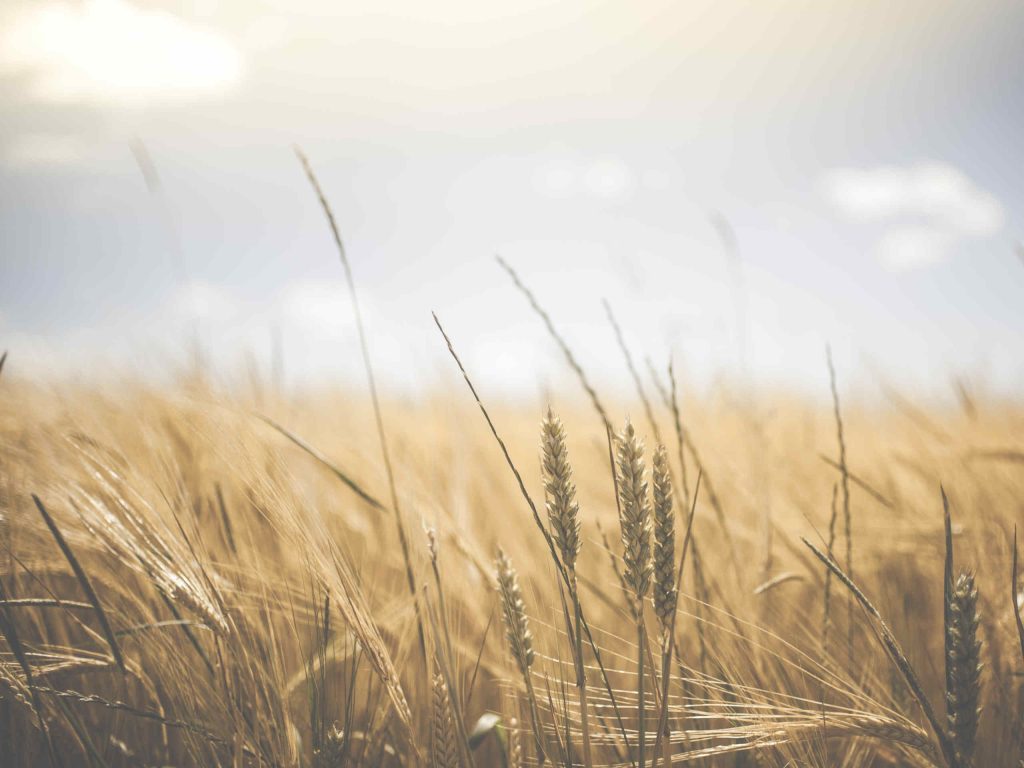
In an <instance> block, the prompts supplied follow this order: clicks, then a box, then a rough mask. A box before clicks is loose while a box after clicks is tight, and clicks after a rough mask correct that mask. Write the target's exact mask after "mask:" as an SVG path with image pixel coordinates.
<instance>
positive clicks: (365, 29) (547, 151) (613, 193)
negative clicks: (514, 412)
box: [0, 0, 1024, 393]
mask: <svg viewBox="0 0 1024 768" xmlns="http://www.w3.org/2000/svg"><path fill="white" fill-rule="evenodd" d="M893 6H894V4H892V3H882V2H841V3H821V2H815V3H811V2H806V3H803V2H784V3H722V2H716V3H677V2H663V3H645V4H637V3H625V2H604V3H594V2H587V3H584V2H563V3H540V2H526V3H521V4H516V6H515V10H514V11H513V10H512V8H513V6H510V5H509V4H497V3H482V2H474V3H469V2H460V1H457V0H445V1H444V2H439V3H427V4H424V3H414V2H407V3H371V2H366V1H365V0H359V1H358V2H348V3H344V2H343V3H337V2H326V0H324V1H323V2H316V1H314V0H310V1H309V2H287V3H286V2H284V0H265V1H263V2H245V3H242V2H227V0H223V1H221V2H218V1H217V0H199V1H197V2H147V3H143V2H128V0H80V1H79V2H74V3H72V2H67V3H65V2H61V1H60V0H47V1H44V2H23V1H22V0H13V1H12V2H6V3H4V5H3V7H2V9H0V346H5V347H9V348H10V349H11V350H12V358H11V363H12V370H14V369H16V368H17V365H16V363H20V365H21V370H23V371H25V372H26V373H32V374H38V373H47V372H67V371H79V370H89V369H90V368H92V369H96V368H98V367H99V365H100V362H101V361H102V362H104V363H110V364H112V365H113V366H114V367H120V366H124V367H127V368H130V369H132V370H137V371H141V372H144V373H149V372H159V371H161V370H167V369H169V368H171V367H173V365H174V364H175V363H176V361H178V360H180V359H181V358H182V357H183V354H182V350H183V348H184V339H185V338H186V337H187V336H188V333H189V329H190V328H192V327H198V329H199V337H200V338H201V340H202V341H203V344H204V346H206V347H207V349H208V350H209V351H210V352H211V353H212V354H214V355H216V356H217V357H218V358H219V359H220V361H221V363H220V365H221V366H222V367H223V368H224V369H230V368H231V367H232V366H234V365H235V364H236V363H237V362H238V361H239V360H241V359H242V358H243V357H244V354H246V353H251V354H252V355H253V356H254V357H255V359H256V360H257V361H258V363H259V364H260V365H263V366H266V364H267V360H268V354H269V349H270V339H271V338H272V334H273V333H274V329H279V332H280V334H281V336H282V338H283V341H284V347H285V364H286V368H287V374H288V377H289V380H290V381H293V382H299V381H311V380H316V379H317V378H320V377H330V378H336V377H338V376H343V377H346V378H351V379H352V380H353V381H359V380H360V378H359V368H358V364H357V360H358V359H357V357H356V353H357V347H356V344H355V339H354V337H353V334H352V327H351V313H350V307H349V306H348V303H347V301H346V296H345V293H344V289H343V285H342V283H341V282H340V280H341V277H342V275H341V271H340V268H339V266H338V264H337V260H336V256H335V254H334V252H333V247H332V243H331V241H330V237H329V234H328V232H327V230H326V228H325V225H324V223H323V221H322V219H321V215H320V212H319V210H318V208H317V205H316V201H315V198H314V197H313V195H312V193H311V192H310V191H309V189H308V187H307V185H306V183H305V180H304V178H303V177H302V174H301V170H300V168H299V166H298V164H297V162H296V161H295V159H294V156H293V155H292V154H291V149H290V146H291V144H292V143H293V142H298V143H300V144H301V145H302V146H303V147H304V148H305V150H306V151H307V153H308V154H309V156H310V158H311V160H312V161H313V163H314V165H315V167H316V168H317V169H318V172H319V174H320V176H321V180H322V182H323V185H324V187H325V189H326V191H327V193H328V195H329V197H330V198H331V201H332V204H333V205H334V208H335V211H336V213H337V216H338V219H339V221H340V223H341V226H342V229H343V233H344V236H345V239H346V243H347V245H348V248H349V253H350V256H351V259H352V263H353V269H354V272H355V275H356V278H357V280H358V281H359V284H360V288H361V291H362V294H363V297H364V302H365V304H366V305H367V311H368V314H369V322H370V325H371V335H372V337H373V338H372V341H373V344H374V348H375V354H376V356H377V357H378V358H379V360H378V365H379V367H380V368H381V370H382V376H383V377H384V378H385V379H386V380H388V381H389V382H392V383H394V384H395V385H397V386H402V387H422V386H427V385H430V384H432V383H434V382H436V381H437V371H438V370H439V369H444V370H446V369H447V362H446V361H445V359H444V357H443V356H442V353H443V347H442V346H441V345H440V344H439V343H438V339H437V338H436V331H434V330H432V328H433V326H432V324H431V322H430V317H429V311H430V310H431V309H436V310H437V311H438V312H439V314H441V316H442V317H443V318H444V319H445V321H446V324H447V325H448V327H449V330H450V331H451V333H452V335H453V336H454V338H455V339H456V341H457V342H458V344H459V346H460V347H461V348H462V349H463V351H464V353H465V356H466V357H467V361H468V362H469V363H470V364H471V366H472V367H473V368H475V369H476V371H477V374H478V376H479V377H480V378H481V379H482V380H483V381H485V382H486V383H487V386H488V387H491V388H494V389H499V388H504V389H507V390H509V391H517V392H527V393H529V392H534V391H537V389H538V388H539V387H541V386H544V385H546V384H549V383H552V382H554V383H556V384H557V383H558V382H560V381H563V380H564V379H565V371H564V366H562V365H561V362H560V360H559V358H558V355H557V352H556V351H555V350H554V349H553V347H552V346H551V344H550V343H549V342H548V341H547V340H546V337H545V336H544V333H543V329H542V328H541V327H540V325H539V323H538V322H537V320H536V318H534V317H533V316H532V315H531V313H530V311H529V309H528V308H527V306H526V305H525V303H524V302H523V301H522V299H521V297H520V296H518V295H517V294H516V292H515V289H514V288H513V287H512V286H511V284H510V283H509V282H508V280H507V279H506V278H505V277H504V275H503V274H502V273H501V271H500V270H499V269H498V268H497V266H496V265H495V264H494V261H493V255H494V254H495V253H501V254H502V255H504V256H505V257H506V258H507V259H508V260H509V261H510V262H511V263H513V264H514V265H515V266H516V267H517V269H519V271H520V273H521V275H522V277H523V279H524V280H525V281H526V282H527V283H528V284H530V285H532V286H534V287H535V289H536V291H537V293H538V295H539V297H540V299H541V300H542V302H543V303H545V304H546V305H547V307H548V308H549V310H550V311H551V313H552V314H553V315H554V317H555V318H556V320H557V322H558V323H559V324H560V326H562V327H563V329H564V330H565V332H566V335H567V336H568V337H569V338H570V340H571V341H572V343H573V344H574V346H576V347H577V348H578V350H579V352H580V355H581V357H583V359H584V360H585V361H586V364H587V366H588V367H589V368H591V369H592V370H593V371H594V372H595V374H596V375H597V376H599V377H601V378H602V379H604V380H605V381H606V382H607V383H608V384H609V385H613V384H621V383H622V382H623V379H624V375H625V374H624V371H623V368H622V365H621V362H620V360H619V357H618V355H617V353H616V352H615V351H614V349H613V347H612V346H611V340H612V337H611V335H610V331H609V329H608V327H607V324H606V322H605V320H604V314H603V310H602V307H601V299H602V298H608V299H609V300H610V301H611V302H612V304H613V305H614V306H615V308H616V311H617V313H618V315H619V319H620V321H621V323H622V324H623V326H624V328H625V330H626V332H627V335H628V336H629V339H630V341H631V342H632V343H633V344H634V345H635V346H636V348H637V350H638V353H640V354H650V355H652V356H654V357H655V358H656V359H657V360H658V361H659V363H661V362H662V361H664V359H665V358H666V357H667V354H668V352H669V350H672V351H673V353H674V354H675V356H676V359H677V361H678V364H679V365H680V366H681V367H682V368H683V369H684V370H686V371H687V372H688V374H689V376H690V377H691V378H692V379H693V380H695V381H698V382H699V381H708V380H710V379H711V378H712V377H714V376H715V375H717V374H718V373H721V372H726V373H731V374H732V375H736V374H737V372H738V371H739V369H740V360H739V357H740V355H739V352H738V344H737V341H738V339H739V338H740V336H741V334H740V333H739V332H738V329H737V311H736V296H737V291H738V288H737V286H738V285H741V286H742V290H743V295H745V296H746V300H745V304H746V307H747V310H746V331H745V336H746V338H747V343H746V349H747V358H748V369H749V372H750V375H751V376H752V377H753V378H754V380H755V381H758V382H772V383H782V384H786V385H797V386H800V387H801V388H802V389H805V390H809V391H819V390H821V388H822V384H823V381H824V377H825V371H824V363H823V348H824V344H825V342H826V341H829V342H831V343H832V345H833V347H834V348H835V352H836V358H837V362H838V364H839V367H840V370H841V371H842V372H843V374H844V377H845V378H846V380H848V381H850V382H859V383H862V384H864V385H866V386H869V387H870V385H872V383H873V382H874V381H875V380H876V379H877V377H878V375H879V374H881V375H883V376H884V377H886V378H888V379H890V380H892V381H894V382H896V383H899V384H903V385H905V386H907V387H919V386H925V387H928V388H929V389H931V390H933V391H937V390H941V389H942V388H945V387H947V382H948V380H949V376H950V375H951V374H967V375H970V376H972V377H973V378H974V379H976V380H978V381H984V382H988V383H990V384H991V385H993V386H995V387H998V388H999V389H1001V390H1003V391H1010V392H1019V391H1020V390H1021V385H1022V384H1024V352H1022V345H1021V344H1020V341H1021V339H1022V338H1024V301H1022V300H1021V296H1022V293H1024V262H1022V260H1021V259H1020V258H1019V257H1018V256H1017V255H1016V253H1015V243H1016V242H1017V240H1018V238H1019V237H1020V235H1021V233H1022V224H1024V222H1022V220H1021V213H1020V212H1021V210H1022V208H1021V206H1022V202H1024V189H1022V182H1021V180H1020V169H1021V168H1022V167H1024V143H1022V142H1021V140H1020V137H1021V136H1024V99H1022V98H1021V94H1022V83H1021V76H1020V72H1022V71H1024V50H1022V47H1021V46H1020V44H1019V40H1020V30H1021V29H1024V6H1021V5H1020V4H1019V3H1012V2H1005V3H1001V2H980V3H973V4H970V5H968V4H965V3H944V2H938V3H936V2H927V3H926V2H916V1H914V2H905V3H901V4H899V7H898V8H897V9H895V10H894V7H893ZM134 138H139V139H141V140H142V141H143V142H144V143H145V145H146V146H147V147H148V150H149V152H150V154H151V155H152V157H153V160H154V162H155V163H156V166H157V167H158V169H159V173H160V175H161V178H162V181H163V199H162V200H157V199H154V197H153V196H152V195H150V194H149V193H148V192H147V189H146V186H145V184H144V181H143V179H142V176H141V174H140V172H139V170H138V167H137V166H136V163H135V160H134V158H133V155H132V152H131V150H130V144H131V142H132V140H133V139H134ZM715 212H720V213H721V214H722V215H724V216H725V217H726V218H727V220H728V221H729V222H730V223H731V225H732V227H733V229H734V230H735V233H736V238H737V242H738V246H739V256H740V262H741V268H740V272H739V273H738V274H739V275H740V278H739V281H737V279H736V277H735V275H736V274H737V273H736V272H735V270H732V271H731V270H730V262H729V259H728V257H727V254H726V253H725V251H724V249H723V247H722V243H721V240H720V239H719V237H718V235H717V233H716V229H715V227H714V226H713V224H712V217H713V215H714V214H715ZM175 240H177V243H178V245H177V246H176V245H175Z"/></svg>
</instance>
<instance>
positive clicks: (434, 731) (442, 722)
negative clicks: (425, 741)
mask: <svg viewBox="0 0 1024 768" xmlns="http://www.w3.org/2000/svg"><path fill="white" fill-rule="evenodd" d="M431 683H432V684H431V688H432V693H433V708H432V712H431V718H430V719H431V722H430V766H431V768H456V767H457V766H458V764H459V751H458V747H457V746H456V744H457V741H456V735H455V719H454V717H453V716H452V707H451V701H450V700H449V698H448V686H447V685H446V684H445V682H444V675H442V674H440V673H438V674H436V675H434V677H433V679H432V680H431Z"/></svg>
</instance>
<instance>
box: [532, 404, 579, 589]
mask: <svg viewBox="0 0 1024 768" xmlns="http://www.w3.org/2000/svg"><path fill="white" fill-rule="evenodd" d="M540 442H541V470H542V473H543V477H544V500H545V501H544V506H545V507H546V508H547V512H548V523H549V524H550V525H551V534H552V536H553V538H554V540H555V543H556V544H557V546H558V551H559V552H560V554H561V556H562V563H563V565H565V567H566V569H567V570H569V571H573V570H575V568H576V556H577V555H578V554H579V552H580V545H581V540H580V507H579V504H578V503H577V502H576V485H575V483H573V480H572V467H571V466H569V451H568V449H567V448H566V446H565V429H564V428H563V427H562V422H561V420H560V419H559V418H558V417H557V416H555V414H554V413H552V411H551V409H550V408H548V412H547V415H546V416H545V417H544V421H543V422H542V424H541V439H540Z"/></svg>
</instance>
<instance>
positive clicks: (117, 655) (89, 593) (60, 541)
mask: <svg viewBox="0 0 1024 768" xmlns="http://www.w3.org/2000/svg"><path fill="white" fill-rule="evenodd" d="M32 501H34V502H35V505H36V509H38V510H39V514H40V515H42V517H43V520H44V521H45V522H46V527H47V528H49V529H50V533H51V534H53V539H54V541H56V542H57V546H58V547H60V551H61V552H63V553H64V558H65V559H66V560H67V561H68V565H70V566H71V570H72V571H74V572H75V578H77V579H78V583H79V584H80V585H81V587H82V591H83V592H85V596H86V598H87V599H88V601H89V603H91V604H92V607H93V610H95V611H96V618H97V619H98V620H99V622H100V628H101V629H102V630H103V635H104V637H106V639H107V644H108V645H109V646H110V652H111V654H113V656H114V661H115V662H116V663H117V666H118V667H120V668H121V671H122V672H124V673H126V674H127V672H128V669H127V668H126V667H125V664H124V656H123V655H122V654H121V646H120V645H118V643H117V637H115V635H114V631H113V630H112V629H111V628H110V622H109V621H108V620H107V614H106V611H104V610H103V605H102V604H101V603H100V599H99V597H98V596H97V595H96V590H94V589H93V588H92V582H90V581H89V577H88V576H87V575H86V573H85V569H83V568H82V566H81V564H80V563H79V562H78V558H76V557H75V553H74V552H72V551H71V547H70V546H68V543H67V541H65V540H64V535H63V534H62V533H61V532H60V529H59V528H58V527H57V523H56V521H55V520H54V519H53V517H51V516H50V513H49V512H48V511H47V510H46V507H45V506H44V505H43V502H42V501H41V500H40V499H39V497H38V496H36V495H35V494H34V493H33V494H32Z"/></svg>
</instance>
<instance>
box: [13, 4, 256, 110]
mask: <svg viewBox="0 0 1024 768" xmlns="http://www.w3.org/2000/svg"><path fill="white" fill-rule="evenodd" d="M4 27H5V28H4V29H3V31H0V74H5V73H6V74H15V75H27V76H28V77H29V82H30V93H31V94H32V95H33V96H34V97H35V98H38V99H41V100H47V101H62V102H67V101H99V102H108V103H118V104H124V103H127V104H138V103H145V102H150V101H166V100H181V99H191V98H196V97H201V96H206V95H210V94H214V93H218V92H221V91H223V90H224V89H226V88H228V87H229V86H231V85H232V84H233V83H235V82H236V81H237V80H238V78H239V77H240V76H241V72H242V58H241V55H240V54H239V52H238V51H237V50H236V49H235V48H234V47H233V46H232V45H231V44H230V43H229V42H228V41H226V40H225V39H223V38H222V37H220V36H219V35H217V34H216V33H214V32H212V31H210V30H208V29H204V28H201V27H197V26H194V25H192V24H189V23H188V22H186V21H184V20H183V19H181V18H179V17H177V16H175V15H173V14H171V13H167V12H165V11H158V10H148V9H143V8H138V7H136V6H134V5H132V4H131V3H128V2H126V1H125V0H85V1H84V2H80V3H66V2H50V3H47V4H44V5H41V6H34V7H29V8H26V9H24V10H22V11H20V12H19V13H18V14H17V15H15V16H14V17H13V18H9V19H5V23H4Z"/></svg>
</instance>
